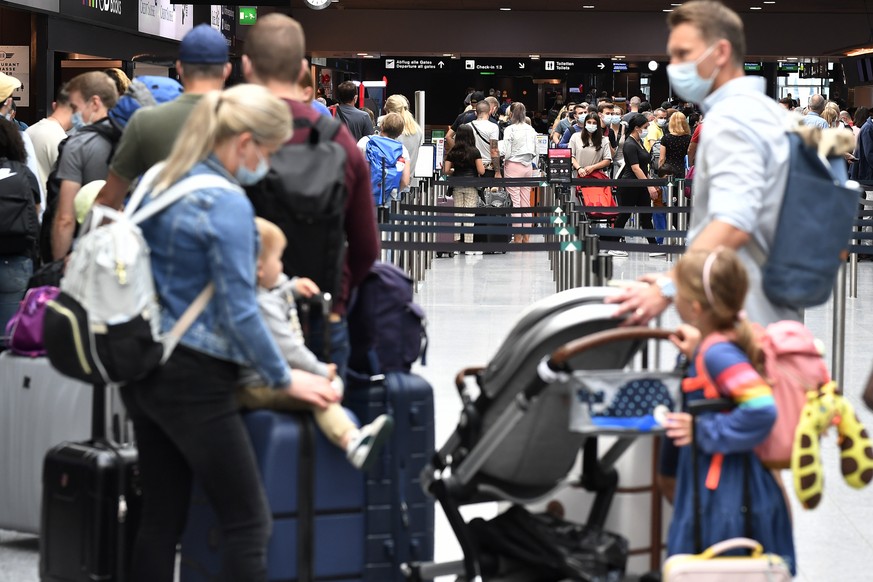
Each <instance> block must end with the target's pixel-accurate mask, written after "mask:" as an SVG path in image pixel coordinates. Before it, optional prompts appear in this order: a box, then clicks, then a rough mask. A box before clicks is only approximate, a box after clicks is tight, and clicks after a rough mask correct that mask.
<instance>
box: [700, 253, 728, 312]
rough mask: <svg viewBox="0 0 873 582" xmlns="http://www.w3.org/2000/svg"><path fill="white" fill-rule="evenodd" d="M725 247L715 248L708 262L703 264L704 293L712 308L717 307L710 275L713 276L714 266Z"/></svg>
mask: <svg viewBox="0 0 873 582" xmlns="http://www.w3.org/2000/svg"><path fill="white" fill-rule="evenodd" d="M723 248H724V247H723V246H721V245H719V246H717V247H715V250H713V251H712V252H711V253H709V255H707V257H706V260H705V261H704V262H703V275H702V278H703V292H704V293H706V300H707V301H709V305H710V307H713V306H715V295H713V293H712V283H711V281H710V275H711V274H712V266H713V265H714V264H715V261H716V259H717V258H718V254H719V253H720V252H721V250H722V249H723Z"/></svg>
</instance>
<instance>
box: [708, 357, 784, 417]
mask: <svg viewBox="0 0 873 582" xmlns="http://www.w3.org/2000/svg"><path fill="white" fill-rule="evenodd" d="M704 364H705V365H706V371H707V373H708V374H709V377H710V378H712V379H713V381H714V382H715V384H716V386H717V387H718V389H719V392H721V393H722V394H725V395H728V396H730V397H731V398H733V399H734V401H735V402H736V403H737V404H738V405H739V407H740V408H765V407H769V406H775V405H776V402H775V401H774V400H773V391H772V390H771V389H770V386H769V384H767V382H766V381H765V380H764V379H763V378H762V377H761V375H760V374H759V373H758V372H757V371H756V370H755V368H754V367H753V366H752V364H751V362H749V358H748V356H746V354H745V352H743V351H742V350H741V349H740V348H739V347H738V346H736V345H735V344H732V343H729V342H722V343H718V344H715V345H713V346H712V347H711V348H710V349H709V350H708V351H707V352H706V355H705V357H704Z"/></svg>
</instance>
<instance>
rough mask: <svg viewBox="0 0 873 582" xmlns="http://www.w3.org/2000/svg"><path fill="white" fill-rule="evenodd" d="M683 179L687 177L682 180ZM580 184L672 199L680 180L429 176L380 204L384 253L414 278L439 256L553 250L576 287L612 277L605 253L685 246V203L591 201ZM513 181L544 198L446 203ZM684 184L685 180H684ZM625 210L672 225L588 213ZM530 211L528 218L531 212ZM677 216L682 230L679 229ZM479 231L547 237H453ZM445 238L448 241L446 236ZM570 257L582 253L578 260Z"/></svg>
mask: <svg viewBox="0 0 873 582" xmlns="http://www.w3.org/2000/svg"><path fill="white" fill-rule="evenodd" d="M683 184H684V182H683ZM576 186H579V187H583V188H584V187H592V186H594V187H596V186H606V187H610V188H612V187H619V188H625V187H626V188H639V187H645V186H655V187H659V188H662V187H663V188H666V189H667V192H668V196H669V197H670V201H669V204H672V197H673V192H675V191H676V189H675V185H674V181H673V180H670V179H659V180H636V179H634V180H631V179H622V180H600V179H593V178H572V179H570V180H564V181H560V182H558V181H555V180H552V181H550V180H549V179H548V178H545V177H531V178H479V177H448V178H442V179H426V180H423V181H422V183H421V187H420V188H417V189H414V190H413V191H412V192H411V193H410V194H409V196H408V197H407V199H406V200H405V201H404V202H402V203H401V202H399V201H394V202H392V203H391V205H390V206H389V207H387V208H380V209H379V212H378V214H379V222H380V225H379V228H380V231H381V233H382V248H383V259H385V260H390V261H392V262H394V263H396V264H398V265H399V266H401V267H402V268H404V269H406V270H407V271H408V272H409V273H410V276H412V278H413V279H414V280H415V281H420V280H422V279H423V278H424V274H425V272H426V270H427V269H429V268H430V266H431V265H432V261H433V260H434V258H435V257H438V256H440V255H443V254H454V253H470V252H473V253H506V252H543V251H545V252H548V253H549V260H550V263H551V265H552V270H553V272H554V276H555V281H556V285H557V287H558V290H563V289H565V288H569V287H571V286H578V285H583V284H585V285H590V284H596V282H597V281H600V282H605V279H606V278H608V276H611V257H608V256H606V253H603V252H601V251H610V250H623V251H626V252H656V251H657V252H662V253H668V259H669V258H670V257H672V254H674V253H675V254H681V253H682V252H684V237H685V234H686V233H685V230H684V220H683V219H684V218H685V216H686V215H687V213H688V207H686V206H678V207H676V206H672V205H668V206H663V207H651V206H640V207H637V206H608V207H600V206H586V205H584V204H583V201H582V200H581V198H580V197H579V196H577V194H576ZM512 187H524V188H539V189H541V193H540V196H538V201H539V203H538V204H536V205H534V206H527V207H503V208H499V207H494V206H478V207H456V206H453V205H451V206H450V205H443V204H445V201H446V199H447V198H448V197H447V196H445V194H444V193H445V192H446V191H447V190H448V189H449V188H476V189H477V190H478V191H479V193H480V199H482V194H481V193H482V192H485V193H486V195H487V194H488V191H489V190H490V191H492V192H493V191H494V190H495V189H498V190H503V189H506V188H512ZM682 189H684V186H682ZM598 213H599V214H601V215H603V214H608V215H612V216H615V215H618V214H619V213H626V214H631V215H640V214H658V213H660V214H664V215H666V216H667V222H668V225H667V228H666V229H664V228H663V227H661V228H660V229H647V230H642V229H631V228H625V229H621V230H616V229H610V228H606V227H603V226H600V225H601V224H602V220H600V219H597V218H591V217H589V214H595V215H596V214H598ZM524 215H528V216H524ZM674 220H675V221H676V222H677V223H678V226H679V227H680V228H674V227H673V222H674ZM471 234H472V235H476V236H477V238H478V237H480V236H481V237H486V236H497V237H506V238H508V237H510V236H515V237H516V240H517V238H518V237H519V236H525V235H527V236H529V235H542V236H543V237H544V241H543V242H534V243H531V242H516V243H509V242H502V241H501V242H480V241H476V242H472V243H464V242H460V241H452V240H451V239H452V238H453V237H448V240H446V239H447V235H456V236H460V237H461V238H462V239H463V238H465V237H464V235H471ZM600 237H609V238H610V239H611V238H612V237H616V238H618V237H644V238H645V237H647V238H652V237H658V238H664V239H665V244H663V245H653V244H646V243H643V244H640V243H628V242H623V241H619V240H601V238H600ZM440 239H441V240H440ZM571 255H573V256H575V258H572V259H571Z"/></svg>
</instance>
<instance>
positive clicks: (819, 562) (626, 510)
mask: <svg viewBox="0 0 873 582" xmlns="http://www.w3.org/2000/svg"><path fill="white" fill-rule="evenodd" d="M289 3H290V7H289ZM150 4H155V5H157V6H158V7H159V10H158V11H157V12H154V11H153V14H152V15H151V16H149V14H148V12H149V11H148V10H147V9H146V8H147V5H150ZM251 4H252V6H246V7H241V6H223V5H209V4H206V3H195V4H175V3H172V2H170V0H155V1H154V2H147V1H146V0H112V1H111V2H110V1H109V0H105V1H104V0H97V1H96V2H95V1H92V2H81V3H80V2H72V0H0V40H2V45H0V71H2V72H4V73H7V74H9V75H14V76H15V77H16V78H20V79H21V80H22V81H23V83H24V84H23V85H22V87H21V88H20V89H18V90H16V92H15V95H14V98H15V102H16V105H17V119H18V120H19V121H23V122H25V123H29V124H32V123H35V122H36V121H38V120H40V119H42V118H44V117H45V116H46V115H47V114H49V113H50V112H51V103H52V100H53V95H54V91H55V89H56V87H57V86H58V85H59V84H60V83H62V82H64V81H68V80H69V79H71V78H72V77H74V76H75V75H76V74H78V73H81V72H85V71H90V70H102V69H107V68H119V69H122V70H124V71H125V72H126V73H127V74H128V75H129V76H130V77H131V78H133V77H134V76H137V75H144V74H150V75H161V76H164V75H170V76H173V75H175V74H176V71H175V68H174V59H175V52H176V50H177V48H178V44H179V41H180V40H181V39H182V37H183V36H184V34H185V33H186V32H187V31H190V30H191V28H192V26H193V25H195V24H198V23H209V24H211V25H212V26H213V28H215V29H216V30H218V31H220V32H221V34H222V35H224V37H225V38H226V40H227V44H228V46H229V48H230V52H231V62H232V64H233V73H232V74H231V82H241V79H242V73H241V65H240V55H241V47H243V46H244V43H245V39H246V35H247V33H248V29H249V28H250V25H251V24H253V23H254V22H255V21H256V20H257V18H258V17H259V16H260V17H263V16H264V15H266V14H269V13H271V12H274V11H282V12H285V13H288V14H290V15H291V16H292V17H294V18H295V19H297V20H298V21H299V22H300V23H301V24H302V26H303V28H304V30H305V32H306V35H307V38H306V40H307V47H306V51H307V58H308V62H309V66H310V71H309V72H310V75H311V77H312V81H313V83H312V84H313V86H314V88H315V92H316V95H318V96H321V97H323V98H325V99H326V101H327V102H328V104H330V103H332V102H333V98H334V97H335V95H336V89H337V87H338V85H339V84H340V83H342V82H344V81H353V82H354V83H355V84H356V86H357V87H358V88H359V90H360V96H361V100H360V101H361V103H363V104H365V105H366V106H368V107H369V108H371V109H373V110H374V111H376V112H377V115H378V114H379V112H380V111H381V110H382V106H383V105H384V103H385V99H386V98H387V97H388V96H389V95H392V94H398V93H399V94H403V95H405V96H406V97H407V99H408V100H409V102H410V105H411V110H412V113H413V114H414V115H415V117H416V119H417V120H418V121H419V123H420V124H421V126H422V127H423V128H424V130H425V145H431V142H432V146H433V147H429V148H424V149H422V151H423V152H427V155H428V156H430V158H429V161H432V162H433V163H428V161H427V160H426V162H425V163H422V162H421V160H419V164H418V165H417V167H416V168H415V175H416V176H420V177H422V180H421V181H420V182H418V183H417V184H418V185H417V186H416V188H417V189H418V190H417V191H419V192H420V191H421V190H422V189H424V190H428V189H433V188H435V185H434V184H435V180H436V179H437V178H438V174H439V172H438V170H437V168H438V166H439V161H441V159H442V154H443V150H442V144H443V141H442V139H443V138H444V137H445V132H446V131H447V130H448V128H449V125H450V124H451V123H452V121H453V120H454V119H455V117H456V116H457V115H458V114H459V113H461V111H462V110H463V109H464V107H465V103H464V98H465V96H468V91H477V92H478V91H481V92H483V95H485V96H488V95H491V96H494V97H496V98H497V99H498V101H499V102H501V103H504V102H510V101H521V102H523V103H525V105H526V106H527V109H528V112H529V113H532V114H535V116H538V115H540V114H541V115H543V117H544V118H548V117H549V115H550V114H556V113H557V111H558V110H559V109H560V108H561V106H562V104H565V103H568V102H570V101H582V100H591V101H596V99H597V97H598V96H599V95H601V94H603V93H605V94H606V95H607V96H608V98H609V99H611V100H612V101H613V102H614V103H615V105H617V106H619V107H620V108H621V109H622V111H627V107H628V104H629V99H630V98H631V97H633V96H639V97H641V98H642V99H643V100H644V101H650V102H651V103H652V104H653V106H654V107H656V108H657V107H658V106H660V105H661V104H662V103H663V102H666V101H670V100H671V99H672V98H673V97H675V95H674V94H673V92H672V89H671V87H670V84H669V81H668V77H667V73H666V71H665V69H666V66H667V64H668V63H669V58H668V57H667V56H666V41H667V35H668V29H667V25H666V20H665V19H666V17H667V16H668V14H669V13H670V12H671V11H672V10H674V9H675V7H677V6H679V4H677V3H671V2H669V0H624V1H622V2H614V1H613V2H608V3H607V2H605V1H604V0H583V1H582V2H579V3H574V4H573V5H572V6H571V5H570V4H569V3H567V2H562V1H559V0H547V1H545V2H542V1H540V2H536V1H534V0H420V1H416V2H402V1H399V0H284V1H283V0H261V1H255V2H252V3H251ZM725 4H726V5H728V6H729V7H731V8H733V9H734V10H736V11H737V12H738V13H739V14H740V16H741V18H742V19H743V22H744V24H745V27H746V35H747V41H748V43H747V44H748V49H747V55H746V59H745V63H744V70H745V71H746V74H748V75H758V76H761V77H763V78H764V79H765V82H766V89H767V93H768V95H769V96H770V97H772V98H773V99H774V100H778V99H781V98H785V97H792V98H793V99H794V100H796V101H797V102H798V103H799V105H800V106H801V107H803V106H804V105H805V104H806V102H807V99H808V98H809V97H811V96H812V95H815V94H822V95H824V96H825V97H829V98H830V99H832V100H834V101H836V102H837V103H838V104H839V105H840V109H845V110H848V111H850V112H851V113H853V112H854V111H855V110H856V108H858V107H860V106H865V107H868V108H871V109H873V32H871V26H873V24H871V22H873V21H871V10H873V5H870V3H869V2H868V1H867V0H832V1H829V2H824V1H823V0H792V1H790V2H789V1H788V0H725ZM552 119H553V117H552ZM543 148H544V150H543V151H542V152H540V153H541V154H543V156H542V163H544V164H545V163H546V161H545V160H546V158H547V157H548V156H547V151H546V150H547V148H548V146H546V145H545V140H543ZM541 169H543V171H544V172H545V169H544V168H541ZM435 171H436V173H435ZM416 188H414V191H416ZM440 191H441V190H440ZM534 202H535V201H534ZM554 240H555V239H554V238H552V237H551V236H550V235H547V237H546V239H543V237H542V235H541V234H535V235H533V236H532V237H531V242H532V243H534V245H536V243H541V242H554ZM564 240H566V239H564ZM627 242H629V243H638V244H644V243H645V239H643V238H635V237H628V239H627ZM674 242H675V244H677V245H680V246H681V245H683V244H684V240H683V239H676V240H675V241H674ZM815 242H816V241H815V240H810V241H809V244H810V245H814V244H815ZM868 242H869V241H868ZM549 248H550V249H551V248H552V247H549ZM455 250H457V249H455ZM650 250H652V249H649V248H646V249H645V250H644V251H633V250H631V252H630V255H629V256H611V257H610V261H611V265H612V273H611V276H610V277H609V278H610V279H611V280H614V281H618V282H625V283H629V282H632V281H635V280H636V279H637V278H638V277H640V276H641V275H644V274H647V273H652V272H666V271H667V270H669V269H670V268H672V267H673V265H674V264H675V261H676V260H677V259H678V256H677V255H676V254H666V256H650ZM579 252H582V251H581V250H579V251H575V253H579ZM800 252H802V249H801V250H800ZM575 253H574V252H568V253H567V254H571V255H572V254H575ZM440 254H442V255H443V256H434V257H433V258H432V260H430V261H429V262H428V264H427V268H424V265H421V268H420V270H419V273H418V274H419V275H420V277H419V278H418V280H416V281H415V301H416V302H417V303H419V304H420V305H421V307H422V308H423V309H424V312H425V313H426V318H427V333H428V338H429V341H428V350H427V362H426V365H422V363H421V362H419V363H416V364H415V366H414V368H413V372H414V373H416V374H419V375H421V376H422V377H423V378H425V379H426V380H427V381H428V382H429V383H430V384H431V386H432V387H433V391H434V399H435V442H436V446H437V448H439V447H440V446H441V445H442V444H443V443H444V442H445V441H446V440H447V439H448V438H449V437H450V436H451V434H452V433H453V431H454V430H455V428H456V427H457V425H458V422H459V418H460V414H461V410H462V402H461V399H460V398H459V396H458V392H457V390H456V387H455V375H456V374H457V373H458V371H459V370H461V369H462V368H465V367H470V366H484V365H487V364H488V362H489V361H490V359H491V358H492V357H493V356H494V354H495V353H496V352H497V351H498V349H499V348H500V347H501V345H502V344H503V342H504V340H505V338H506V335H507V333H508V332H509V331H510V330H511V329H512V327H513V325H514V323H515V322H516V321H517V319H518V317H519V315H520V314H521V313H522V312H523V311H524V310H525V309H526V308H527V307H529V306H530V305H531V304H533V303H535V302H538V301H541V300H543V299H545V298H547V297H549V296H551V295H553V294H555V293H556V292H557V291H558V290H559V288H558V282H557V281H556V277H557V278H560V275H558V276H556V269H557V267H556V264H555V261H554V260H553V259H554V256H557V255H558V254H561V253H553V252H552V251H551V250H549V251H547V250H545V246H544V247H543V250H539V251H525V252H516V251H511V250H510V251H509V252H498V253H489V252H487V251H486V252H485V253H484V254H481V253H479V254H476V253H469V252H467V253H465V254H462V253H448V256H445V255H446V253H440ZM870 256H871V255H865V257H864V259H867V260H861V261H859V262H857V263H852V264H851V265H847V270H848V269H851V270H853V274H852V277H853V279H848V281H849V283H848V284H847V285H845V286H842V287H839V289H838V291H837V292H838V293H841V294H842V295H843V296H844V297H843V298H841V299H842V300H841V301H837V300H835V299H834V298H831V299H830V300H829V301H828V302H827V303H825V304H823V305H820V306H818V307H814V308H811V309H808V310H806V311H805V314H804V321H805V323H806V325H807V326H808V327H809V328H810V329H811V330H812V331H813V333H814V334H815V335H816V337H818V338H819V339H821V340H822V341H823V342H824V345H825V346H826V359H827V361H828V363H829V364H832V363H833V362H834V361H835V360H834V355H835V354H841V355H842V357H841V358H839V357H838V358H836V361H837V362H838V363H839V364H841V366H840V367H841V374H839V377H842V389H843V392H844V394H845V396H846V397H847V398H848V400H849V401H850V403H851V404H852V405H853V406H854V408H855V410H856V411H857V412H858V415H859V418H860V420H861V422H862V423H863V424H864V425H866V426H867V427H868V428H873V412H871V411H870V409H868V408H867V407H866V406H865V404H864V403H863V401H862V399H861V394H862V391H863V389H864V386H865V383H866V382H867V378H868V375H869V374H870V373H871V369H873V357H871V355H873V262H871V261H870V260H869V258H870ZM386 258H388V256H387V255H386ZM841 276H843V275H841ZM847 277H848V275H847ZM580 282H581V277H580ZM601 283H603V281H601ZM575 284H576V281H573V282H571V285H570V286H574V285H575ZM679 323H680V322H679V318H678V315H677V313H676V311H675V309H674V308H670V309H668V310H667V312H665V314H664V315H663V317H662V318H661V319H660V320H658V321H657V322H656V323H653V324H652V325H657V326H660V327H662V328H665V329H668V330H672V329H675V328H676V327H677V325H678V324H679ZM656 353H657V356H656V358H655V363H656V364H658V365H661V366H666V367H669V366H670V364H671V362H672V361H673V360H675V356H676V352H675V350H673V348H672V347H669V346H665V347H664V348H663V350H659V351H657V352H656ZM832 371H833V372H834V375H835V376H838V374H837V370H835V369H834V370H832ZM0 389H6V387H3V386H0ZM10 413H11V411H8V410H7V411H0V414H10ZM13 414H14V413H13ZM3 434H4V432H3V427H2V426H0V438H3ZM652 441H653V439H652V437H650V436H641V437H638V438H637V440H636V441H635V442H634V444H633V445H632V446H631V447H630V448H629V449H628V450H627V451H626V452H625V453H624V454H623V455H622V456H621V457H620V458H619V459H618V461H617V464H616V467H617V469H618V472H619V479H620V481H619V487H620V488H625V489H629V491H624V492H622V491H621V490H620V491H619V493H617V495H616V497H615V499H614V500H613V504H612V511H611V513H610V515H609V517H608V519H607V523H606V527H607V529H612V530H614V531H616V532H618V533H621V534H622V535H624V536H626V537H628V538H629V541H630V547H631V549H632V550H634V549H640V548H645V547H647V546H648V545H649V544H650V543H651V539H650V533H651V532H650V529H651V528H650V525H649V524H650V517H651V513H652V509H653V503H654V502H653V501H652V494H651V485H652V447H653V442H652ZM603 442H604V443H605V444H608V443H610V442H612V441H610V437H604V441H603ZM605 444H604V446H602V447H601V453H602V452H603V451H604V450H605V449H606V446H605ZM821 458H822V462H823V465H824V474H825V482H824V494H823V500H822V501H821V504H820V505H819V506H818V507H817V508H815V509H812V510H807V509H804V508H803V507H801V505H800V504H799V502H798V501H797V500H796V498H795V496H794V495H793V494H791V492H790V490H791V484H792V477H791V473H790V472H788V471H784V472H783V480H784V482H785V484H786V486H787V488H788V489H789V498H790V499H791V501H792V504H791V514H792V520H793V527H794V540H795V545H796V553H797V562H798V574H797V577H796V580H801V581H804V582H831V581H834V582H837V581H839V582H866V581H869V580H871V579H873V574H871V573H873V489H871V488H867V489H861V490H857V489H854V488H851V487H850V486H848V485H847V484H846V483H845V482H844V480H843V478H842V476H841V471H840V449H839V446H838V444H837V440H836V435H835V431H833V430H832V431H831V432H830V434H828V435H827V436H825V437H824V438H823V440H822V453H821ZM0 470H3V471H8V470H9V469H8V468H0ZM579 471H580V467H579V466H578V465H577V466H576V467H575V468H574V470H573V472H571V474H570V475H569V476H568V479H567V482H566V484H565V486H564V487H562V489H561V490H559V491H555V492H554V493H552V494H550V495H549V496H548V497H547V498H545V499H543V500H542V501H541V502H538V504H537V505H535V506H534V507H536V508H537V509H543V508H545V507H546V506H547V505H548V504H549V502H554V503H560V505H561V506H562V507H563V508H564V510H565V515H566V516H567V517H568V519H584V517H585V515H586V512H587V510H588V508H589V507H590V505H591V494H590V493H588V492H586V491H585V490H584V489H582V488H580V487H578V486H576V483H575V482H574V480H573V477H574V476H575V477H576V478H577V480H578V476H579ZM647 487H648V489H646V488H647ZM0 494H2V493H0ZM506 507H508V504H507V503H505V502H504V503H497V502H488V503H483V504H477V505H471V506H466V507H463V508H462V510H461V513H462V515H463V516H464V517H465V519H467V520H470V519H473V518H475V517H483V518H486V519H490V518H492V517H494V516H496V515H497V514H498V513H499V512H500V511H502V510H503V509H505V508H506ZM657 513H661V514H662V526H663V527H662V529H663V531H662V532H661V537H662V539H663V540H666V532H667V528H668V526H669V516H670V515H671V510H670V507H669V505H668V504H667V503H666V502H663V503H662V504H661V507H660V508H659V509H658V510H657ZM435 540H436V542H435V558H436V560H437V561H453V560H460V559H461V558H462V552H461V549H460V546H459V544H458V541H457V538H456V536H455V535H454V533H453V532H452V529H451V527H450V526H449V523H448V522H447V520H446V518H445V516H444V514H443V512H442V511H441V509H440V507H439V505H437V507H436V522H435ZM661 558H662V556H661V555H660V553H659V555H657V556H655V557H653V556H651V555H650V552H649V553H647V550H645V549H640V551H639V552H637V553H635V554H632V555H631V557H630V560H629V562H628V572H627V574H628V578H627V580H629V581H631V580H638V576H641V575H643V574H645V573H646V572H649V571H650V570H652V569H653V566H655V565H656V564H658V563H660V562H661ZM39 579H40V575H39V538H38V536H36V535H34V534H33V533H21V532H16V531H10V530H4V529H0V582H36V581H37V580H39ZM438 579H439V580H443V581H446V582H447V581H449V580H454V579H455V577H454V576H444V577H441V578H438Z"/></svg>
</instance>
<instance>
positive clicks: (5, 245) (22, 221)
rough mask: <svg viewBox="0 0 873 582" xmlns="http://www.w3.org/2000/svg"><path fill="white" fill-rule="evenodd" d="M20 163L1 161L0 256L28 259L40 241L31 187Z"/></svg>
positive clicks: (26, 170)
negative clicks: (24, 256)
mask: <svg viewBox="0 0 873 582" xmlns="http://www.w3.org/2000/svg"><path fill="white" fill-rule="evenodd" d="M36 185H37V181H36V180H35V179H34V178H33V175H32V174H31V172H30V170H29V169H28V168H27V166H25V165H24V164H22V163H21V162H16V161H14V160H9V159H7V158H0V255H23V254H26V255H30V253H31V252H32V251H33V250H34V249H35V247H36V241H37V238H38V237H39V217H38V216H37V213H36V201H35V200H34V197H33V195H34V191H33V189H34V186H36Z"/></svg>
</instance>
